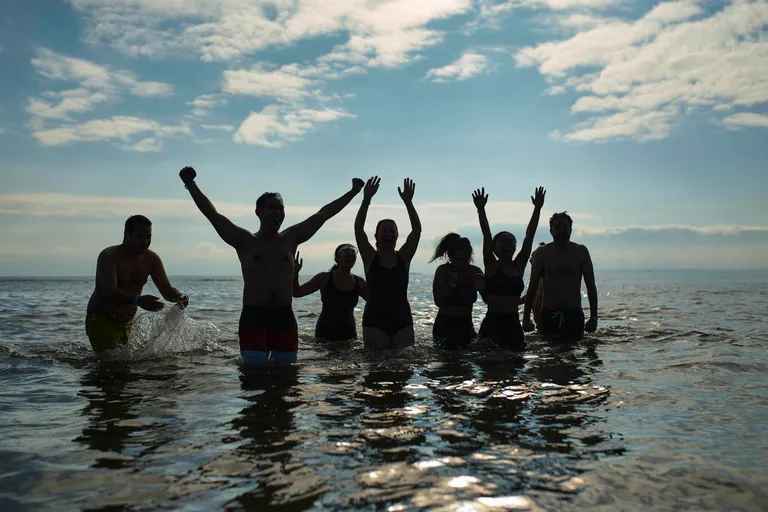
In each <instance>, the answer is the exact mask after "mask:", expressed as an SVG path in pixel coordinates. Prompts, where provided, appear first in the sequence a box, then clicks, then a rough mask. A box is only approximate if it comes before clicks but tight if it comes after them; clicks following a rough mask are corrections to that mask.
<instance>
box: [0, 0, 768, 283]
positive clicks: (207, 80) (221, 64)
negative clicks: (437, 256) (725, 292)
mask: <svg viewBox="0 0 768 512" xmlns="http://www.w3.org/2000/svg"><path fill="white" fill-rule="evenodd" d="M766 26H768V0H763V1H747V0H741V1H730V2H729V1H726V2H719V1H711V0H682V1H663V2H649V1H645V0H639V1H638V0H633V1H627V0H419V1H414V0H337V1H328V0H273V1H260V0H68V1H62V0H37V1H35V2H20V1H15V2H3V3H2V6H1V7H0V69H2V75H1V76H2V79H0V154H1V155H2V159H0V275H4V276H11V275H24V276H31V275H40V276H45V275H57V276H68V275H77V276H87V275H92V274H93V273H94V271H95V267H96V258H97V256H98V253H99V252H100V251H101V250H102V249H103V248H105V247H107V246H110V245H114V244H118V243H120V241H121V239H122V231H123V223H124V221H125V219H126V218H127V217H128V216H129V215H131V214H135V213H141V214H144V215H146V216H148V217H149V218H150V219H151V220H152V222H153V233H154V236H153V245H152V248H153V249H154V250H155V251H156V252H157V253H158V254H160V256H161V257H162V258H163V261H164V263H165V267H166V269H167V271H168V273H169V274H170V275H171V276H173V275H238V274H239V272H240V268H239V264H238V262H237V257H236V254H235V252H234V250H233V249H231V248H230V247H229V246H227V245H225V244H224V243H223V242H222V241H221V240H219V238H218V236H217V235H216V232H215V231H214V230H213V228H212V227H211V226H210V225H209V224H208V222H207V221H206V220H205V218H204V217H203V216H202V214H200V213H199V211H197V209H196V207H195V206H194V203H193V202H192V200H191V199H190V197H189V195H188V192H187V191H186V190H185V189H184V187H183V184H182V183H181V181H180V179H179V177H178V171H179V170H180V169H181V168H182V167H184V166H186V165H191V166H193V167H195V169H197V172H198V179H197V182H198V184H199V186H200V188H201V189H202V190H203V191H204V193H205V194H207V195H208V197H209V198H210V199H211V200H212V201H213V203H214V204H215V205H216V207H217V208H218V209H219V210H220V211H221V212H222V213H224V214H225V215H227V216H229V217H230V219H231V220H232V221H233V222H235V223H236V224H238V225H240V226H243V227H245V228H247V229H250V230H252V231H256V230H257V229H258V219H257V218H256V216H255V215H254V202H255V199H256V198H257V197H258V196H259V195H260V194H261V193H262V192H265V191H278V192H280V193H281V194H282V195H283V197H284V199H285V202H286V214H287V218H286V226H287V225H289V224H291V223H294V222H298V221H300V220H302V219H303V218H305V217H307V216H309V215H311V214H312V213H314V212H315V211H317V210H318V209H319V208H320V207H322V206H323V205H324V204H326V203H328V202H330V201H332V200H333V199H335V198H336V197H338V196H340V195H342V194H344V193H345V192H346V191H347V190H349V188H350V186H351V180H352V178H354V177H360V178H363V179H367V178H369V177H370V176H373V175H378V176H379V177H381V188H380V190H379V192H378V194H377V195H376V197H375V198H374V200H373V204H372V206H371V209H370V212H369V215H368V224H367V227H368V230H369V236H372V229H373V227H374V225H375V222H376V221H377V220H378V219H380V218H384V217H391V218H394V219H395V220H396V221H397V222H398V225H399V227H400V232H401V235H402V237H403V240H404V237H405V235H406V234H407V232H408V229H409V226H408V218H407V214H406V211H405V208H404V206H403V204H402V202H401V200H400V198H399V196H398V194H397V187H398V186H399V185H402V182H403V179H404V178H406V177H409V178H411V179H413V180H414V181H415V183H416V193H415V198H414V203H415V205H416V208H417V210H418V212H419V214H420V217H421V220H422V224H423V232H422V238H421V243H420V246H419V251H418V252H417V254H416V257H415V259H414V262H413V264H412V270H413V271H416V272H431V271H433V269H434V267H435V266H436V265H435V264H434V263H433V264H429V263H427V262H428V260H429V258H430V256H431V252H432V251H433V250H434V247H435V243H436V241H437V240H438V239H439V238H440V237H441V236H443V235H444V234H446V233H448V232H450V231H456V232H458V233H460V234H462V235H464V236H467V237H469V238H470V239H471V240H472V241H473V243H474V244H475V248H476V251H479V248H480V242H481V237H480V232H479V227H478V222H477V215H476V213H475V210H474V207H473V205H472V197H471V194H472V191H473V190H474V189H475V188H479V187H485V189H486V192H488V194H489V204H488V208H487V210H488V216H489V219H490V222H491V227H492V230H493V231H494V232H495V231H499V230H502V229H506V230H510V231H512V232H513V233H514V234H516V235H517V237H518V239H522V237H523V235H524V231H525V226H526V225H527V223H528V220H529V219H530V215H531V213H532V209H533V207H532V204H531V195H533V193H534V190H535V188H536V187H537V186H543V187H544V188H545V189H546V190H547V196H546V203H545V205H544V209H543V212H542V218H541V223H540V225H539V228H538V231H537V233H536V242H539V241H548V240H550V235H549V232H548V218H549V216H550V215H551V214H552V213H553V212H558V211H568V212H569V213H570V214H571V215H572V217H573V219H574V232H573V237H572V239H573V240H574V241H575V242H578V243H583V244H585V245H586V246H587V247H588V248H589V250H590V253H591V254H592V258H593V261H594V263H595V266H596V268H597V270H598V271H599V270H600V269H608V268H611V269H615V268H765V267H767V266H768V201H765V198H764V196H765V194H766V190H768V144H767V142H768V36H767V33H766V30H765V28H766ZM361 198H362V195H360V196H358V197H356V198H355V199H354V200H353V201H352V203H351V204H350V205H349V206H348V207H347V208H346V209H345V210H344V211H343V212H342V213H340V214H339V215H338V216H336V217H335V218H333V219H331V220H330V221H328V222H327V223H326V225H325V226H324V227H323V228H322V229H321V230H320V232H318V233H317V235H316V236H315V237H314V238H313V239H312V240H310V241H309V242H307V243H305V244H303V245H302V246H301V247H300V251H301V254H302V257H303V259H304V269H305V271H308V272H314V271H319V270H322V269H326V268H328V267H329V266H330V265H331V264H332V257H333V249H334V247H335V246H336V245H338V244H339V243H343V242H352V241H353V238H354V237H353V230H352V225H353V219H354V216H355V213H356V211H357V208H358V206H359V204H360V199H361Z"/></svg>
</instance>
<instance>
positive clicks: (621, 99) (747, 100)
mask: <svg viewBox="0 0 768 512" xmlns="http://www.w3.org/2000/svg"><path fill="white" fill-rule="evenodd" d="M702 16H705V14H704V11H703V10H702V8H701V6H700V5H699V3H698V2H696V1H694V0H681V1H676V2H665V3H661V4H658V5H656V6H655V7H654V8H653V9H651V10H650V11H649V12H648V13H646V14H645V15H644V16H643V17H641V18H640V19H638V20H636V21H624V20H618V19H607V18H606V19H603V20H602V21H601V20H600V19H597V18H592V19H590V22H589V23H585V24H581V25H580V24H578V23H574V22H573V21H574V20H573V18H572V17H565V18H563V20H562V23H563V25H562V26H565V27H567V28H569V29H573V30H575V34H574V35H573V36H572V37H570V38H568V39H564V40H554V41H550V42H546V43H542V44H539V45H536V46H530V47H526V48H523V49H521V50H520V51H518V52H517V53H516V54H515V60H516V62H517V64H518V66H521V67H529V66H536V67H537V68H538V70H539V72H540V73H541V74H542V75H544V76H545V77H546V78H547V80H548V81H549V82H550V83H551V84H554V85H552V86H551V87H550V88H549V89H548V93H550V94H559V93H563V92H565V91H569V90H570V91H574V92H576V93H581V94H586V95H583V96H581V97H580V98H579V99H578V100H577V101H576V102H575V103H574V104H573V107H572V111H573V113H575V114H581V115H585V114H586V115H587V116H588V117H587V118H586V120H584V121H582V122H579V123H577V124H576V125H575V126H574V127H573V129H572V130H570V131H569V132H566V133H564V134H563V133H562V132H560V131H559V130H556V131H555V132H553V134H554V135H556V136H560V137H562V138H563V139H565V140H581V141H600V140H608V139H612V138H616V137H631V138H635V139H639V140H650V139H661V138H665V137H667V136H668V135H669V133H670V132H671V130H672V128H673V127H674V125H675V122H676V120H677V119H679V118H680V116H681V115H683V114H686V113H692V112H695V111H697V110H702V109H711V110H712V111H724V110H728V109H730V108H732V107H735V106H738V107H742V108H743V107H751V106H756V105H759V104H761V103H765V102H767V101H768V40H766V39H765V37H764V32H763V31H764V27H765V25H766V23H768V2H766V1H764V0H753V1H740V2H734V3H732V4H729V5H727V6H725V7H724V8H723V9H721V10H720V11H717V12H715V13H713V14H711V15H709V16H708V17H702ZM595 69H597V71H595ZM737 115H738V114H737ZM736 119H737V121H738V119H739V118H736ZM741 119H746V118H744V117H742V118H741ZM751 119H753V120H754V119H756V118H751ZM730 124H734V121H733V120H731V123H730Z"/></svg>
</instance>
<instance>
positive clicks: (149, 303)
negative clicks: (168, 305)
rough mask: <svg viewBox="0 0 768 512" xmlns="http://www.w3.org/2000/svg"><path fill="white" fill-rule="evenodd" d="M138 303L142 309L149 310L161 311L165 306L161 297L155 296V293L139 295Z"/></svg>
mask: <svg viewBox="0 0 768 512" xmlns="http://www.w3.org/2000/svg"><path fill="white" fill-rule="evenodd" d="M137 304H138V306H139V307H140V308H141V309H146V310H147V311H160V310H161V309H163V308H164V307H165V304H163V303H162V302H161V301H160V297H155V296H154V295H142V296H141V297H139V301H138V302H137Z"/></svg>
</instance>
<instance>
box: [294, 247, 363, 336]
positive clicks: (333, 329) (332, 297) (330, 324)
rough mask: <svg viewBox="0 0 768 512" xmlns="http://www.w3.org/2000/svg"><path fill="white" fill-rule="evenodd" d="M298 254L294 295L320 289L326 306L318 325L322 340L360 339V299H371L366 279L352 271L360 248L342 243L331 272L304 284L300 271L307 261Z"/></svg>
mask: <svg viewBox="0 0 768 512" xmlns="http://www.w3.org/2000/svg"><path fill="white" fill-rule="evenodd" d="M299 256H300V254H299V253H298V252H297V253H296V258H295V260H294V266H293V272H294V274H293V296H294V298H299V297H306V296H307V295H310V294H312V293H315V292H316V291H317V290H320V300H321V301H322V303H323V309H322V310H321V311H320V316H319V317H318V319H317V324H315V338H316V339H317V340H319V341H345V340H354V339H356V338H357V326H356V325H355V315H354V310H355V307H356V306H357V303H358V301H359V298H360V297H362V298H363V299H365V300H368V289H367V288H366V286H365V280H364V279H363V278H361V277H358V276H356V275H355V274H353V273H352V267H354V266H355V261H356V260H357V249H355V246H353V245H351V244H341V245H340V246H338V247H337V248H336V250H335V251H334V259H335V260H336V263H335V264H334V265H333V266H332V267H331V269H330V270H329V271H328V272H320V273H319V274H317V275H315V276H314V277H313V278H312V279H310V280H309V281H307V282H306V283H304V284H299V271H300V270H301V267H302V266H303V264H304V261H303V260H302V259H301V258H300V257H299Z"/></svg>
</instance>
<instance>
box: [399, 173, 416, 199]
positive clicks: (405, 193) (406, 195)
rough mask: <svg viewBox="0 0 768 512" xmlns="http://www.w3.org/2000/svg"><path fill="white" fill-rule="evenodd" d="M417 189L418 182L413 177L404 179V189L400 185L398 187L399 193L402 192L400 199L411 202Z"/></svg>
mask: <svg viewBox="0 0 768 512" xmlns="http://www.w3.org/2000/svg"><path fill="white" fill-rule="evenodd" d="M415 191H416V184H415V183H414V182H413V180H412V179H411V178H405V179H404V180H403V189H402V190H400V187H397V193H398V194H400V199H402V200H403V202H404V203H406V204H407V203H410V202H412V201H413V193H414V192H415Z"/></svg>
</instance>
